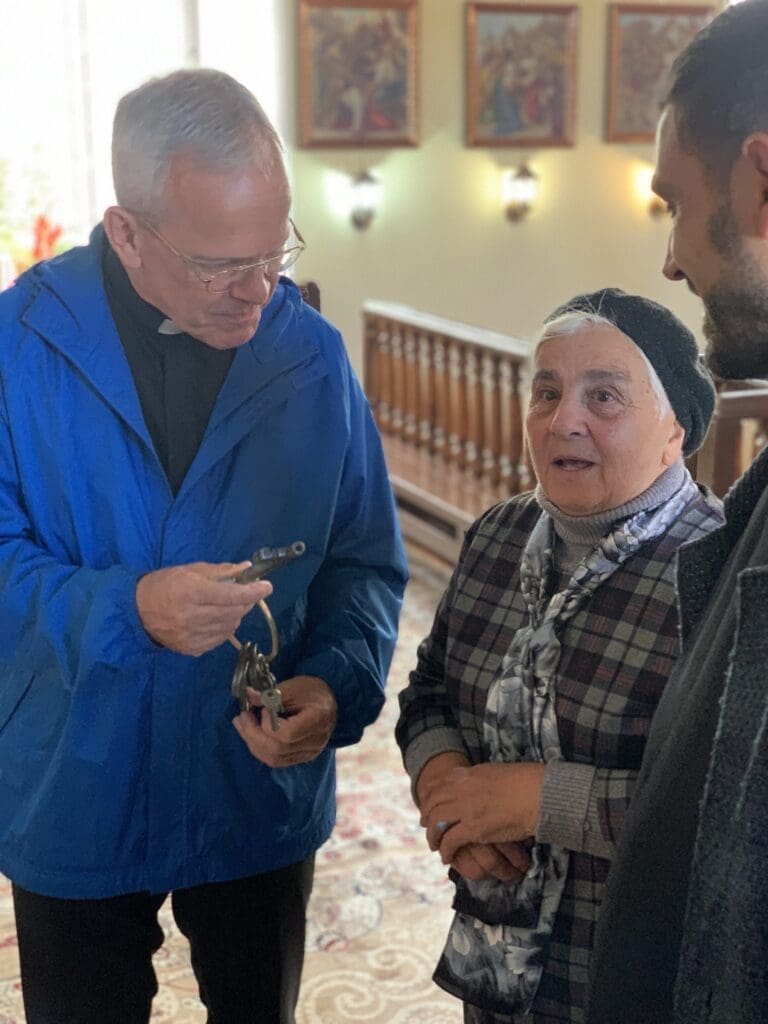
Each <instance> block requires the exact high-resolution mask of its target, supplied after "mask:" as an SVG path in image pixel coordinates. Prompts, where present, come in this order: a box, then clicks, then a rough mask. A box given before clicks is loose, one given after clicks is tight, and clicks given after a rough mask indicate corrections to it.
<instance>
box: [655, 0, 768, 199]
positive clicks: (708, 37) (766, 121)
mask: <svg viewBox="0 0 768 1024" xmlns="http://www.w3.org/2000/svg"><path fill="white" fill-rule="evenodd" d="M662 105H663V106H664V107H666V106H669V107H671V108H672V110H673V112H674V115H675V123H676V126H677V131H678V135H679V138H680V142H681V144H682V145H683V146H684V147H685V148H686V149H688V150H689V151H691V152H693V153H695V154H696V155H697V156H698V157H700V158H701V160H702V162H703V163H704V165H705V167H706V168H707V170H708V172H709V174H710V176H711V177H712V178H714V180H715V181H716V182H719V183H723V182H724V181H725V180H726V179H727V178H728V176H729V175H730V172H731V169H732V167H733V164H734V163H735V161H736V159H737V158H738V155H739V152H740V150H741V144H742V142H743V141H744V139H745V138H746V137H747V136H748V135H750V134H751V133H752V132H756V131H768V0H744V2H743V3H740V4H737V5H735V6H733V7H729V8H728V10H726V11H724V12H723V13H722V14H721V15H719V16H718V17H717V18H715V19H714V21H712V22H710V23H709V25H707V26H706V28H704V29H702V31H701V32H699V33H698V35H697V36H696V37H695V38H694V39H693V41H692V42H691V43H690V44H689V45H688V46H687V47H686V48H685V50H683V52H682V53H681V54H680V56H679V57H678V58H677V60H676V61H675V63H674V65H673V67H672V72H671V79H670V85H669V89H668V91H667V94H666V96H665V98H664V101H663V104H662Z"/></svg>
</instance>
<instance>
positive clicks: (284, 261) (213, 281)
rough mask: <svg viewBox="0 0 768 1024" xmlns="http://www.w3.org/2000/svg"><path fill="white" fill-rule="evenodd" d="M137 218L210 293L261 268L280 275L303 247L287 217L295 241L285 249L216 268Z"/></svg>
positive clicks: (269, 274) (300, 236) (234, 282)
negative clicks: (261, 258) (181, 248)
mask: <svg viewBox="0 0 768 1024" xmlns="http://www.w3.org/2000/svg"><path fill="white" fill-rule="evenodd" d="M139 219H140V220H141V223H142V224H143V225H144V227H145V228H146V229H147V230H148V231H151V232H152V234H153V235H154V236H155V238H157V239H158V241H160V242H162V243H163V245H164V246H165V247H166V249H168V251H169V252H172V253H173V255H174V256H176V257H177V258H178V259H180V260H182V261H183V262H184V263H186V265H187V268H188V269H189V271H190V273H191V274H192V275H193V277H194V278H195V280H197V281H199V282H200V284H203V285H205V287H206V288H207V289H208V291H209V292H225V291H227V290H228V289H230V288H232V287H234V286H235V285H238V284H242V283H243V282H244V281H245V280H246V278H247V277H248V276H249V275H250V274H252V273H254V272H255V271H261V272H262V273H263V274H266V275H267V277H274V276H276V275H277V274H283V273H285V271H286V270H289V269H290V268H291V267H292V266H293V265H294V263H295V262H296V260H297V259H298V258H299V256H300V255H301V254H302V252H303V251H304V249H305V248H306V242H305V241H304V239H303V237H302V235H301V232H300V231H299V229H298V228H297V227H296V225H295V224H294V223H293V221H292V220H291V219H290V217H289V218H288V223H289V224H290V225H291V237H292V238H293V239H295V244H293V245H288V246H286V248H285V249H281V250H280V252H276V253H275V254H274V256H268V257H267V258H266V259H263V260H257V261H256V262H255V263H243V264H240V265H238V266H236V267H226V268H225V269H223V270H215V269H214V266H213V265H211V264H210V263H205V262H204V261H202V260H193V259H192V258H191V257H189V256H185V255H184V253H183V252H179V250H178V249H176V248H175V247H174V246H173V245H171V243H170V242H169V241H168V239H167V238H166V237H165V236H164V235H162V234H160V232H159V231H158V230H157V228H156V227H155V226H154V225H153V224H150V223H149V221H147V220H144V219H143V218H139Z"/></svg>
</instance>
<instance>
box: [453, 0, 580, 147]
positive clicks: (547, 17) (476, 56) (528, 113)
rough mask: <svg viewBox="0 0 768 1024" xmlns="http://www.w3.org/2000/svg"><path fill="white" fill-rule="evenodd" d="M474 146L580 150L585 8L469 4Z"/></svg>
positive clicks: (469, 130)
mask: <svg viewBox="0 0 768 1024" xmlns="http://www.w3.org/2000/svg"><path fill="white" fill-rule="evenodd" d="M466 18H467V21H466V82H467V88H466V99H467V110H466V122H467V123H466V135H467V145H468V146H509V147H526V148H530V147H539V146H572V145H573V144H574V139H575V121H576V87H577V64H578V60H577V47H578V26H579V8H578V6H577V5H576V4H532V3H515V4H510V3H469V4H467V12H466Z"/></svg>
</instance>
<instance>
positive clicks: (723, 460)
mask: <svg viewBox="0 0 768 1024" xmlns="http://www.w3.org/2000/svg"><path fill="white" fill-rule="evenodd" d="M766 441H768V382H766V381H764V380H743V381H731V382H729V383H727V384H724V385H722V387H721V389H720V390H719V391H718V395H717V403H716V405H715V415H714V417H713V419H712V426H711V427H710V428H709V433H708V434H707V438H706V440H705V442H704V444H703V445H702V447H701V449H700V450H699V451H698V453H697V455H696V466H695V475H696V478H697V480H699V481H700V482H701V483H705V484H708V485H709V486H710V487H711V488H712V490H713V491H714V492H715V494H717V495H719V496H720V497H722V496H723V495H724V494H725V492H726V491H727V490H728V488H729V487H730V486H731V484H733V483H734V481H735V480H737V479H738V478H739V477H740V476H741V474H742V473H743V472H744V470H745V469H746V468H747V467H748V466H749V464H750V462H751V461H752V459H753V458H754V457H755V456H756V455H757V453H758V452H759V451H760V450H761V448H763V447H764V446H765V444H766Z"/></svg>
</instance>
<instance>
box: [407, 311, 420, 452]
mask: <svg viewBox="0 0 768 1024" xmlns="http://www.w3.org/2000/svg"><path fill="white" fill-rule="evenodd" d="M404 335H405V336H404V341H403V363H404V368H405V369H404V377H403V394H404V398H403V438H404V439H405V440H406V441H410V442H411V443H412V444H415V445H418V441H419V438H418V418H419V391H418V388H419V380H418V367H417V365H416V336H415V334H414V332H413V328H411V327H406V328H405V332H404Z"/></svg>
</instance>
